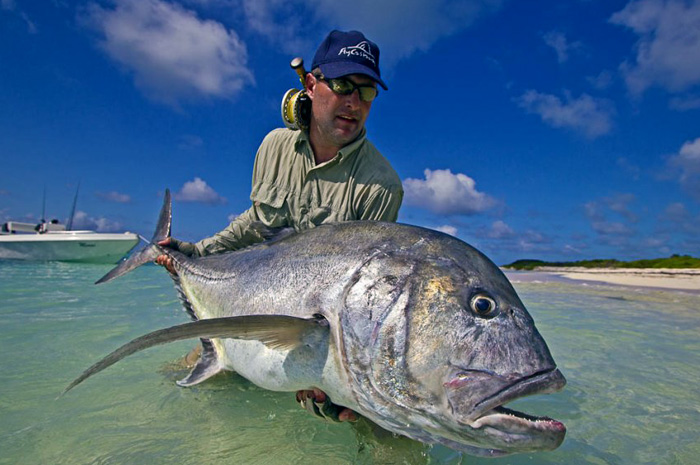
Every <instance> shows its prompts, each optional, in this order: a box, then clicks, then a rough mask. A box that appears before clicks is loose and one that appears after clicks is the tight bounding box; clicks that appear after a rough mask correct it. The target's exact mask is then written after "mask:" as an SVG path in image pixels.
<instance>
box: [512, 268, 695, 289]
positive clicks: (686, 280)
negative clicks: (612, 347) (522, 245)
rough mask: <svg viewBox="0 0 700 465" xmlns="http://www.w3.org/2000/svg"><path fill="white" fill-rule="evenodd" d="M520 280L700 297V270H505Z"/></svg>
mask: <svg viewBox="0 0 700 465" xmlns="http://www.w3.org/2000/svg"><path fill="white" fill-rule="evenodd" d="M505 271H506V272H507V273H514V272H515V273H518V274H517V276H525V275H526V274H528V273H530V274H532V276H531V277H536V276H537V275H539V276H541V277H546V276H550V277H553V278H557V277H559V278H565V279H568V280H573V281H587V282H596V283H604V284H613V285H619V286H631V287H644V288H656V289H668V290H676V291H690V292H695V293H700V269H697V268H692V269H671V268H658V269H656V268H583V267H546V266H545V267H539V268H535V269H534V270H532V271H516V270H505Z"/></svg>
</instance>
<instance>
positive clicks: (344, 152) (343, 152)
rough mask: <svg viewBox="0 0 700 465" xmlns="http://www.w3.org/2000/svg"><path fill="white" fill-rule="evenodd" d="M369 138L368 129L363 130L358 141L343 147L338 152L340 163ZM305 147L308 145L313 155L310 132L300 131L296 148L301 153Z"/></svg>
mask: <svg viewBox="0 0 700 465" xmlns="http://www.w3.org/2000/svg"><path fill="white" fill-rule="evenodd" d="M366 138H367V129H366V128H362V132H360V135H359V136H357V139H355V140H354V141H352V142H350V143H349V144H348V145H346V146H345V147H342V148H341V149H340V150H338V154H337V158H338V161H342V160H343V158H347V157H348V156H349V155H350V154H352V153H354V152H355V151H356V150H357V149H359V148H360V147H361V146H362V144H363V143H364V141H365V139H366ZM303 145H306V146H307V147H308V148H309V153H311V141H310V140H309V132H308V131H304V130H302V131H299V135H298V136H297V140H296V142H295V143H294V148H295V149H296V150H297V151H299V150H300V149H301V147H302V146H303Z"/></svg>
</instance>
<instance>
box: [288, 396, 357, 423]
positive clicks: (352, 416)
mask: <svg viewBox="0 0 700 465" xmlns="http://www.w3.org/2000/svg"><path fill="white" fill-rule="evenodd" d="M297 402H299V403H300V404H301V407H302V408H304V409H306V410H308V411H309V412H311V413H313V414H314V415H316V416H318V417H321V418H323V419H324V420H330V421H357V414H356V413H355V412H353V411H352V410H350V409H349V408H345V407H342V406H340V405H335V404H333V403H331V400H330V398H329V397H328V396H327V395H326V393H325V392H323V391H321V390H320V389H316V388H314V389H309V390H305V391H297Z"/></svg>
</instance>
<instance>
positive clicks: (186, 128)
mask: <svg viewBox="0 0 700 465" xmlns="http://www.w3.org/2000/svg"><path fill="white" fill-rule="evenodd" d="M351 5H352V6H351ZM334 28H338V29H342V30H350V29H359V30H362V31H363V32H364V33H365V34H366V35H367V36H368V37H369V38H371V39H372V40H374V41H375V42H377V43H378V44H379V46H380V48H381V52H382V55H381V65H382V76H383V77H384V79H385V81H386V82H387V84H388V86H389V91H388V92H382V93H381V94H380V95H379V97H378V98H377V100H376V101H375V103H374V105H373V107H372V112H371V114H370V118H369V121H368V125H367V128H368V137H369V138H370V139H371V140H372V141H373V142H374V144H375V145H376V146H377V147H378V148H379V149H380V151H381V152H382V153H383V154H384V155H385V156H386V157H387V158H388V159H389V160H390V161H391V163H392V164H393V165H394V167H395V168H396V171H397V172H398V173H399V176H400V177H401V179H402V180H403V183H404V187H405V190H406V197H405V201H404V205H403V207H402V210H401V213H400V217H399V220H400V221H402V222H405V223H411V224H417V225H421V226H427V227H431V228H435V229H441V230H443V231H446V232H449V233H451V234H454V235H456V236H458V237H460V238H462V239H464V240H465V241H467V242H469V243H471V244H473V245H475V246H476V247H477V248H479V249H481V250H482V251H484V252H485V253H486V254H487V255H489V256H490V257H491V258H493V259H494V260H495V261H496V262H497V263H501V264H502V263H506V262H510V261H513V260H515V259H519V258H542V259H549V260H578V259H584V258H602V257H612V258H618V259H635V258H652V257H660V256H668V255H670V254H672V253H679V254H691V255H694V256H700V2H698V1H685V0H672V1H662V0H632V1H628V0H624V1H617V0H570V1H565V2H563V1H559V0H551V1H546V0H543V1H540V2H523V1H515V0H511V1H507V0H502V1H499V0H481V1H478V0H461V1H460V0H402V1H399V0H391V1H376V0H372V1H370V0H359V1H355V2H351V3H350V2H335V1H330V0H287V1H281V0H181V1H175V0H114V1H79V2H71V1H67V0H53V1H42V2H36V1H29V0H0V159H1V160H2V166H3V169H2V171H0V221H7V220H9V219H14V220H20V221H33V220H36V219H38V218H39V217H40V215H41V209H42V192H43V189H44V186H46V189H47V207H46V210H47V217H56V218H59V219H60V220H62V221H65V219H66V218H67V216H68V215H69V213H70V209H71V204H72V199H73V195H74V193H75V189H76V186H77V184H78V183H80V195H79V199H78V208H77V209H78V213H77V215H76V220H75V224H76V226H79V227H87V228H93V229H97V230H100V231H123V230H130V231H135V232H139V233H141V234H143V235H146V236H149V237H150V234H151V232H152V229H153V227H154V223H155V220H156V216H157V211H158V208H159V206H160V202H161V198H162V193H163V191H164V189H165V188H166V187H169V188H170V189H171V190H172V191H173V192H174V194H175V204H174V220H173V235H175V236H176V237H179V238H181V239H187V240H197V239H200V238H202V237H206V236H209V235H211V234H213V233H214V232H216V231H218V230H220V229H222V228H223V227H224V226H225V225H226V224H227V223H228V221H229V220H230V219H231V218H233V217H235V216H236V215H237V214H239V213H241V212H243V211H244V210H245V209H246V208H248V206H249V203H250V201H249V197H248V196H249V191H250V176H251V170H252V166H253V160H254V156H255V151H256V149H257V147H258V144H259V143H260V141H261V140H262V138H263V136H264V135H265V134H266V133H267V132H268V131H270V130H271V129H273V128H275V127H280V126H281V125H282V123H281V119H280V116H279V103H280V100H281V98H282V95H283V94H284V92H285V91H286V90H287V89H289V88H291V87H296V86H297V83H298V81H297V79H296V75H295V74H294V73H293V72H292V71H291V69H290V68H289V61H290V60H291V59H292V58H293V57H295V56H302V57H303V58H304V59H305V61H306V63H307V64H309V63H310V61H311V59H312V58H313V53H314V51H315V48H316V46H317V45H318V43H320V41H321V40H322V39H323V37H324V36H325V35H326V34H327V33H328V31H330V30H331V29H334Z"/></svg>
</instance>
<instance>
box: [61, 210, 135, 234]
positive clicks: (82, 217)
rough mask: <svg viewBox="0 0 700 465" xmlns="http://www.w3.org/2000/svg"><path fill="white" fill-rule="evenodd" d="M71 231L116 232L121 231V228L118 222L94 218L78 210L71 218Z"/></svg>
mask: <svg viewBox="0 0 700 465" xmlns="http://www.w3.org/2000/svg"><path fill="white" fill-rule="evenodd" d="M73 229H74V230H79V229H87V230H91V231H97V232H118V231H121V230H122V229H123V226H122V224H121V223H119V222H118V221H113V220H110V219H109V218H105V217H98V218H95V217H93V216H90V215H88V214H87V213H85V212H84V211H80V210H78V211H76V212H75V216H74V217H73Z"/></svg>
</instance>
